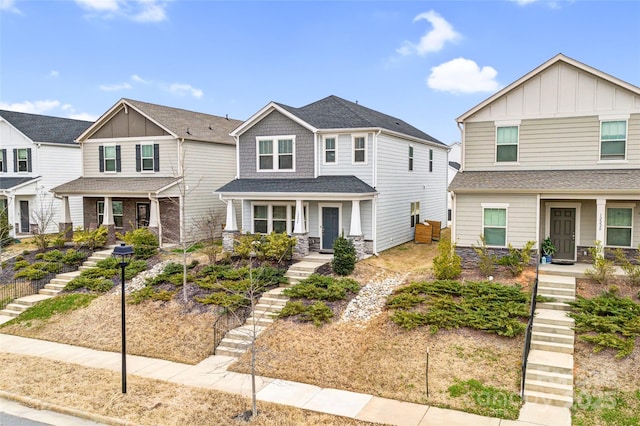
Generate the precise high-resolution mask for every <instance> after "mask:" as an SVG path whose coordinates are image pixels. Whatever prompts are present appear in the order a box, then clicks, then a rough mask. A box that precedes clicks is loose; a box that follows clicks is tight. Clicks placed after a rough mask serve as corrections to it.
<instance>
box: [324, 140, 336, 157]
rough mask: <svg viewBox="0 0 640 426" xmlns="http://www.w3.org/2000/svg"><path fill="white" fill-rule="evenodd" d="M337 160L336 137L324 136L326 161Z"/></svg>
mask: <svg viewBox="0 0 640 426" xmlns="http://www.w3.org/2000/svg"><path fill="white" fill-rule="evenodd" d="M335 162H336V138H335V136H332V137H325V138H324V163H325V164H331V163H335Z"/></svg>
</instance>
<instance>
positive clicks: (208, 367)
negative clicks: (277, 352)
mask: <svg viewBox="0 0 640 426" xmlns="http://www.w3.org/2000/svg"><path fill="white" fill-rule="evenodd" d="M0 351H2V352H5V353H15V354H20V355H31V356H38V357H42V358H47V359H52V360H56V361H61V362H66V363H73V364H79V365H82V366H85V367H90V368H105V369H108V370H113V371H120V363H121V355H120V354H119V353H115V352H104V351H97V350H93V349H87V348H82V347H77V346H71V345H65V344H61V343H53V342H47V341H43V340H36V339H28V338H24V337H17V336H10V335H5V334H1V335H0ZM235 360H236V359H235V358H233V357H228V356H222V355H214V356H211V357H209V358H207V359H205V360H204V361H202V362H201V363H199V364H197V365H188V364H180V363H176V362H171V361H165V360H160V359H153V358H146V357H141V356H133V355H130V356H127V372H128V373H129V374H131V375H137V376H141V377H147V378H152V379H158V380H164V381H168V382H172V383H177V384H183V385H189V386H195V387H202V388H207V389H215V390H219V391H222V392H229V393H234V394H240V395H244V396H247V397H249V396H250V394H251V380H250V379H251V376H250V375H248V374H240V373H234V372H230V371H227V367H228V366H229V365H230V364H231V363H233V362H234V361H235ZM256 385H257V390H258V394H257V395H258V400H260V401H268V402H274V403H277V404H283V405H289V406H293V407H298V408H302V409H306V410H312V411H318V412H323V413H329V414H335V415H339V416H345V417H351V418H354V419H359V420H365V421H371V422H378V423H386V424H393V425H407V426H416V425H420V426H423V425H429V426H438V425H442V426H445V425H446V426H467V425H477V426H534V425H549V424H558V423H557V422H554V421H553V420H552V419H554V418H555V416H556V414H557V413H556V412H555V411H554V410H553V409H554V408H556V407H548V406H544V405H539V404H532V403H527V404H525V407H523V412H524V414H525V415H526V418H527V419H529V420H528V421H513V420H501V419H497V418H491V417H482V416H477V415H475V414H468V413H464V412H461V411H455V410H446V409H442V408H437V407H430V406H428V405H421V404H413V403H408V402H402V401H396V400H392V399H386V398H378V397H375V396H373V395H367V394H363V393H357V392H348V391H343V390H338V389H329V388H321V387H318V386H313V385H308V384H304V383H296V382H290V381H287V380H279V379H272V378H267V377H258V378H257V380H256ZM4 397H6V395H5V396H4ZM50 409H51V408H50ZM85 414H86V415H81V414H80V413H78V415H81V417H85V418H86V419H89V420H96V421H98V422H102V423H110V422H105V421H104V420H105V418H104V417H102V416H94V415H92V414H91V413H85ZM569 422H570V419H569ZM51 424H58V423H51ZM113 424H115V423H113ZM565 424H566V423H565Z"/></svg>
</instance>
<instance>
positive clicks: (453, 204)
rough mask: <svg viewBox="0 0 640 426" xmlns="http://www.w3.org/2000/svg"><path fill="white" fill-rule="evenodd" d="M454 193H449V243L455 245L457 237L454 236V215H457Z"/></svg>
mask: <svg viewBox="0 0 640 426" xmlns="http://www.w3.org/2000/svg"><path fill="white" fill-rule="evenodd" d="M456 203H457V200H456V193H455V192H451V242H452V243H455V242H456V240H457V238H458V237H457V235H456V223H457V222H456V213H457V208H456Z"/></svg>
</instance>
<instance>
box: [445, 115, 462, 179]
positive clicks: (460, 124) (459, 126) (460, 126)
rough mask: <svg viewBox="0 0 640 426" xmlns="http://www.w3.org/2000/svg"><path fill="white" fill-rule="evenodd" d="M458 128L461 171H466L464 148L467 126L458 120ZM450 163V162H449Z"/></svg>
mask: <svg viewBox="0 0 640 426" xmlns="http://www.w3.org/2000/svg"><path fill="white" fill-rule="evenodd" d="M457 124H458V129H459V130H460V170H459V171H460V172H463V171H464V148H465V143H464V142H465V141H464V137H465V128H464V126H463V125H462V123H460V122H459V121H458V122H457ZM447 164H448V163H447Z"/></svg>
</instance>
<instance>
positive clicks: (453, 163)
mask: <svg viewBox="0 0 640 426" xmlns="http://www.w3.org/2000/svg"><path fill="white" fill-rule="evenodd" d="M461 156H462V144H461V143H460V142H454V143H452V144H451V145H449V169H448V170H449V173H448V175H447V186H448V185H451V181H452V180H453V178H454V177H455V176H456V173H458V170H460V161H461ZM452 208H453V196H452V195H451V192H449V195H448V198H447V210H448V213H447V224H448V225H449V226H450V225H451V209H452Z"/></svg>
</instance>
